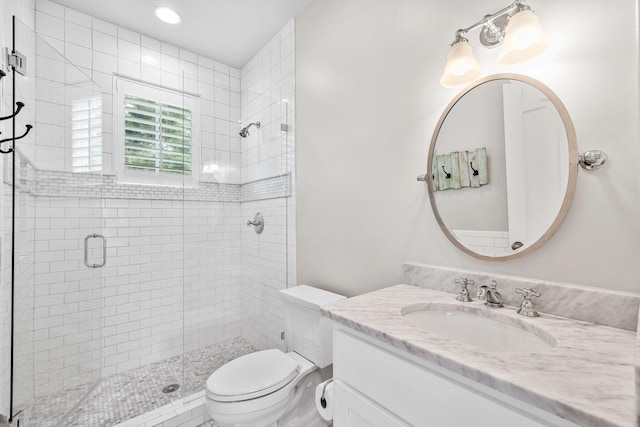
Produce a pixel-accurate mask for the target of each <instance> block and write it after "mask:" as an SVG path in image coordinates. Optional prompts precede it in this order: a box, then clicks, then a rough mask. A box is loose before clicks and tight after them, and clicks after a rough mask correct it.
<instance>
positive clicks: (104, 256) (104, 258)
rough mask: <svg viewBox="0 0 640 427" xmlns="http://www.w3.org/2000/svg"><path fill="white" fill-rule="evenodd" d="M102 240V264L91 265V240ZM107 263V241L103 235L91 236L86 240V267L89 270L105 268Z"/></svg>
mask: <svg viewBox="0 0 640 427" xmlns="http://www.w3.org/2000/svg"><path fill="white" fill-rule="evenodd" d="M98 238H100V239H102V264H89V239H98ZM106 263H107V239H105V238H104V236H103V235H101V234H95V233H94V234H89V235H88V236H87V237H85V238H84V265H86V266H87V267H89V268H100V267H104V265H105V264H106Z"/></svg>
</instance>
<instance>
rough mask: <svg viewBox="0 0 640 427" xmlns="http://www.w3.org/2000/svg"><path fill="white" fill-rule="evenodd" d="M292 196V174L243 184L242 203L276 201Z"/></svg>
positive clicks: (241, 191)
mask: <svg viewBox="0 0 640 427" xmlns="http://www.w3.org/2000/svg"><path fill="white" fill-rule="evenodd" d="M290 196H291V173H286V174H284V175H280V176H275V177H273V178H266V179H260V180H257V181H252V182H247V183H245V184H242V186H241V188H240V201H241V202H248V201H254V200H265V199H276V198H279V197H290Z"/></svg>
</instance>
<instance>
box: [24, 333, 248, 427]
mask: <svg viewBox="0 0 640 427" xmlns="http://www.w3.org/2000/svg"><path fill="white" fill-rule="evenodd" d="M254 351H256V348H254V347H253V346H252V345H251V344H249V343H248V342H247V341H246V340H244V339H242V338H236V339H234V340H232V341H229V342H227V343H224V344H220V345H215V346H210V347H205V348H203V349H201V350H196V351H193V352H190V353H187V354H185V355H184V356H179V357H172V358H168V359H165V360H163V361H161V362H157V363H152V364H149V365H146V366H143V367H141V368H138V369H133V370H131V371H127V372H124V373H122V374H116V375H113V376H111V377H109V378H105V379H103V380H102V382H101V383H100V385H99V386H98V387H97V388H96V389H95V390H94V391H93V392H92V393H90V394H89V396H88V397H87V399H85V400H84V401H83V402H82V403H81V404H80V405H79V406H78V407H77V408H76V409H75V410H74V411H73V412H72V413H71V414H70V415H69V416H68V417H67V418H66V419H64V420H63V425H64V426H65V427H92V426H96V427H98V426H100V427H110V426H115V425H117V424H120V423H123V422H125V421H127V420H129V419H131V418H135V417H137V416H140V415H142V414H145V413H147V412H150V411H153V410H154V409H157V408H160V407H163V406H165V405H168V404H171V403H172V402H174V401H175V400H176V399H181V398H183V397H186V396H189V395H191V394H193V393H194V392H196V391H201V390H203V389H204V385H205V384H206V381H207V378H208V377H209V375H211V373H212V372H213V371H215V370H216V369H217V368H219V367H220V366H222V365H224V364H225V363H227V362H228V361H230V360H233V359H235V358H238V357H240V356H243V355H245V354H248V353H252V352H254ZM173 383H177V384H180V388H179V389H178V390H177V391H176V392H174V393H170V394H165V393H163V392H162V388H163V387H164V386H166V385H168V384H173ZM68 398H71V399H72V401H74V402H77V395H76V394H73V395H69V394H67V393H60V394H57V395H52V396H48V397H43V398H39V399H37V400H36V404H35V406H34V407H33V410H32V412H31V416H30V419H29V420H28V422H27V426H31V427H53V426H55V425H56V422H59V421H60V418H61V416H64V410H65V409H66V410H68V409H69V405H68V404H67V403H65V399H68ZM71 406H72V407H73V405H71ZM205 424H206V423H205ZM209 425H214V426H215V424H209Z"/></svg>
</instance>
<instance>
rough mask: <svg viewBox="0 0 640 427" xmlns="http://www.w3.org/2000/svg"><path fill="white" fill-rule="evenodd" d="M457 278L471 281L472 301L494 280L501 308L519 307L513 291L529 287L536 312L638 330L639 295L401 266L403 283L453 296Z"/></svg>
mask: <svg viewBox="0 0 640 427" xmlns="http://www.w3.org/2000/svg"><path fill="white" fill-rule="evenodd" d="M457 277H466V278H468V279H472V280H473V281H474V282H475V284H474V286H470V287H469V293H470V294H471V295H472V298H473V295H475V293H476V291H477V289H478V286H481V285H488V284H489V281H491V280H495V281H497V282H498V287H497V289H498V292H500V294H501V295H502V297H503V300H504V304H505V305H510V306H514V307H518V306H520V302H521V301H522V296H520V295H518V294H516V293H515V290H516V288H532V289H535V290H537V291H539V292H540V293H541V294H542V296H541V297H539V298H533V302H534V305H535V308H536V310H538V311H539V312H542V313H548V314H555V315H557V316H563V317H569V318H571V319H576V320H584V321H586V322H591V323H596V324H599V325H605V326H612V327H614V328H620V329H626V330H628V331H636V330H637V329H638V310H639V308H640V294H632V293H628V292H617V291H611V290H605V289H598V288H589V287H583V286H577V285H571V284H567V283H559V282H548V281H544V280H537V279H529V278H524V277H514V276H505V275H500V274H494V273H487V272H479V271H468V270H458V269H452V268H445V267H438V266H432V265H424V264H415V263H409V262H407V263H405V264H403V267H402V281H403V283H406V284H409V285H414V286H419V287H422V288H427V289H434V290H438V291H442V292H448V293H452V294H457V293H458V290H459V289H460V286H459V285H457V284H455V283H454V280H455V279H456V278H457Z"/></svg>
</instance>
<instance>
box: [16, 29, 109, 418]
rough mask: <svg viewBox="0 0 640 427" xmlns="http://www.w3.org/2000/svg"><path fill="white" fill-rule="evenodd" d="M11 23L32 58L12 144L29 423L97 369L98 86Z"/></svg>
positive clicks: (88, 384) (22, 370)
mask: <svg viewBox="0 0 640 427" xmlns="http://www.w3.org/2000/svg"><path fill="white" fill-rule="evenodd" d="M16 27H17V31H16V35H17V38H18V40H16V42H17V43H16V46H17V49H18V50H20V49H22V50H23V51H22V52H21V53H23V54H24V55H25V56H26V57H27V61H28V65H29V66H28V68H27V70H28V72H29V74H28V75H27V76H21V75H17V76H16V85H17V87H18V88H19V89H17V90H16V93H20V94H22V96H23V97H24V98H23V99H24V101H23V102H25V104H26V106H25V110H27V109H28V110H29V111H30V119H31V120H32V123H33V125H34V132H33V134H34V135H33V136H32V137H31V138H30V139H29V140H25V142H24V143H23V144H22V146H20V145H19V146H18V150H17V153H18V155H19V156H20V161H19V165H20V168H21V170H20V173H21V174H22V175H24V176H25V177H31V180H23V182H25V183H27V184H28V185H26V186H25V190H24V191H26V192H27V193H28V194H29V197H30V199H29V201H30V202H31V203H32V206H33V209H32V219H31V221H32V222H31V223H24V224H22V223H19V224H20V227H21V228H24V230H22V231H24V232H25V233H29V232H31V233H32V235H33V246H32V255H33V256H32V260H33V269H32V272H33V274H32V276H31V279H30V280H22V281H18V282H17V286H19V287H20V289H18V290H17V294H18V295H23V296H25V297H24V298H20V299H18V300H17V301H16V311H17V312H18V313H23V312H27V311H28V310H31V313H32V315H31V316H30V318H29V316H24V318H25V319H26V320H27V321H26V322H24V323H23V324H22V325H21V328H22V329H23V335H24V338H26V339H20V338H19V339H18V340H17V341H23V345H21V346H17V347H16V352H15V360H16V361H17V362H18V366H16V370H14V376H15V380H14V384H15V385H16V387H14V391H15V393H14V396H15V401H16V403H17V406H16V409H15V410H14V413H15V412H16V411H17V410H25V418H26V421H27V423H26V424H27V425H34V426H39V427H41V426H56V425H65V422H64V419H65V417H66V416H67V415H68V414H69V413H70V412H71V411H72V410H73V409H74V408H75V407H77V406H78V404H79V403H80V402H81V401H82V400H83V399H84V397H86V396H87V395H88V394H89V393H90V392H91V391H92V390H93V389H94V388H95V387H96V385H97V384H98V383H99V382H100V378H101V366H102V345H103V327H104V325H103V310H102V303H103V301H102V297H103V291H102V278H103V277H102V276H103V270H102V267H104V266H105V264H106V262H107V253H106V250H107V246H106V240H105V237H104V233H103V197H102V135H103V133H102V117H103V116H102V91H101V89H100V87H98V86H97V85H96V84H95V83H94V82H93V81H92V80H91V79H90V78H89V77H88V76H87V75H86V71H85V72H83V71H81V70H80V69H78V68H77V67H75V66H73V65H72V64H71V63H70V62H69V61H67V60H66V59H65V58H64V57H63V56H62V55H61V54H59V53H58V52H57V51H56V50H55V49H53V48H52V47H51V46H50V45H48V44H47V43H46V42H45V41H44V40H42V39H41V38H39V37H38V36H36V35H34V34H33V32H31V30H29V29H28V28H27V27H26V26H24V25H23V24H21V23H19V22H17V25H16ZM20 37H22V38H20ZM25 277H26V276H25ZM105 329H107V330H108V328H105ZM17 332H18V335H20V331H17ZM29 339H30V341H31V342H29ZM29 371H30V372H29ZM29 407H30V408H29ZM29 409H30V410H29Z"/></svg>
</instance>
